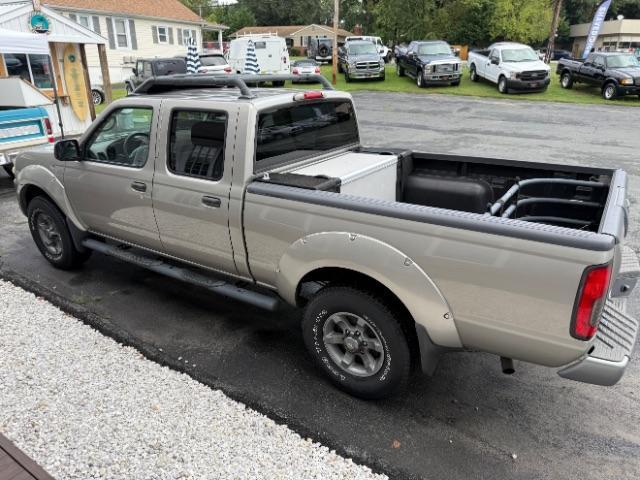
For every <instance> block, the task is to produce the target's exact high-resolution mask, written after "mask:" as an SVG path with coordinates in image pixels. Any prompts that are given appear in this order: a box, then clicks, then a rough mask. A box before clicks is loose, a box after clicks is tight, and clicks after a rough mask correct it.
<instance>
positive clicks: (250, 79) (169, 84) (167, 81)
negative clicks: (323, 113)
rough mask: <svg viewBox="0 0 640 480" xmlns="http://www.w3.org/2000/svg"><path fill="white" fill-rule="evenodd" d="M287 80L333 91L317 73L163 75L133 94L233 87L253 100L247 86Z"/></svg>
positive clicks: (244, 96) (327, 81)
mask: <svg viewBox="0 0 640 480" xmlns="http://www.w3.org/2000/svg"><path fill="white" fill-rule="evenodd" d="M287 80H308V81H315V82H317V83H321V84H322V89H323V90H333V85H331V82H329V80H327V79H326V78H325V77H324V76H322V75H320V74H317V73H310V74H306V75H225V76H224V77H222V76H220V75H211V74H206V73H198V74H181V75H165V76H162V77H152V78H149V79H148V80H145V81H144V82H143V83H142V84H141V85H140V86H139V87H138V88H136V89H135V91H134V92H133V94H134V95H154V94H160V93H167V92H175V91H179V90H189V89H196V88H216V87H235V88H237V89H238V90H240V98H247V99H248V98H255V95H254V94H253V93H251V90H250V89H249V86H248V85H247V84H248V83H249V84H252V85H257V84H259V83H262V82H285V81H287Z"/></svg>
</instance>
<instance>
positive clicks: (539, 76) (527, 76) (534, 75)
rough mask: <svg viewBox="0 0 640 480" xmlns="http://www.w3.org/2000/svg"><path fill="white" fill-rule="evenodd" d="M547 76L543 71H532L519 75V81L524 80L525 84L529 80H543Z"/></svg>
mask: <svg viewBox="0 0 640 480" xmlns="http://www.w3.org/2000/svg"><path fill="white" fill-rule="evenodd" d="M546 76H547V72H546V71H545V70H533V71H531V72H522V73H521V74H520V80H524V81H526V82H528V81H531V80H544V78H545V77H546Z"/></svg>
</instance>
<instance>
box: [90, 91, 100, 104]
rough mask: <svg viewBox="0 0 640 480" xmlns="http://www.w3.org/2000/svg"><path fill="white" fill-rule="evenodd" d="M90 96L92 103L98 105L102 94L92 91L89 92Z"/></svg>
mask: <svg viewBox="0 0 640 480" xmlns="http://www.w3.org/2000/svg"><path fill="white" fill-rule="evenodd" d="M91 97H92V98H93V103H94V104H95V105H99V104H100V102H101V101H102V96H101V95H100V94H99V93H98V92H93V93H92V94H91Z"/></svg>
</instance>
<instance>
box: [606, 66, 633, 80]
mask: <svg viewBox="0 0 640 480" xmlns="http://www.w3.org/2000/svg"><path fill="white" fill-rule="evenodd" d="M611 70H612V71H614V72H618V73H622V74H623V75H629V76H630V77H634V78H635V77H640V67H625V68H612V69H611Z"/></svg>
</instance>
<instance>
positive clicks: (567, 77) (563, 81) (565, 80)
mask: <svg viewBox="0 0 640 480" xmlns="http://www.w3.org/2000/svg"><path fill="white" fill-rule="evenodd" d="M560 86H561V87H562V88H566V89H567V90H568V89H570V88H572V87H573V75H571V72H562V75H560Z"/></svg>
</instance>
